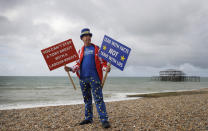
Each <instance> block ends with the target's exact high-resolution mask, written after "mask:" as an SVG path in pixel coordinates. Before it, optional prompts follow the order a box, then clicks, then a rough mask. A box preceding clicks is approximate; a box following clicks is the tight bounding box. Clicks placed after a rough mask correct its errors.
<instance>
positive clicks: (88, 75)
mask: <svg viewBox="0 0 208 131" xmlns="http://www.w3.org/2000/svg"><path fill="white" fill-rule="evenodd" d="M91 37H92V33H90V30H89V29H88V28H84V29H82V30H81V35H80V38H81V40H82V41H83V42H84V46H83V47H82V48H81V50H79V52H78V53H79V60H77V63H76V65H74V66H73V67H67V66H65V68H64V69H65V71H67V72H68V71H72V72H74V73H75V72H76V74H77V75H78V77H79V78H80V86H81V90H82V95H83V98H84V103H85V120H83V121H82V122H81V123H80V125H84V124H89V123H92V122H93V111H92V109H93V106H92V94H93V97H94V101H95V104H96V108H97V112H98V114H99V117H100V121H101V122H102V126H103V128H109V127H110V124H109V122H108V115H107V112H106V106H105V103H104V101H103V93H102V87H101V82H102V79H103V71H102V69H103V70H106V71H107V72H110V67H108V66H107V62H106V61H104V60H103V59H102V58H100V57H99V55H98V52H99V47H98V46H97V45H94V44H93V43H91ZM91 92H92V94H91Z"/></svg>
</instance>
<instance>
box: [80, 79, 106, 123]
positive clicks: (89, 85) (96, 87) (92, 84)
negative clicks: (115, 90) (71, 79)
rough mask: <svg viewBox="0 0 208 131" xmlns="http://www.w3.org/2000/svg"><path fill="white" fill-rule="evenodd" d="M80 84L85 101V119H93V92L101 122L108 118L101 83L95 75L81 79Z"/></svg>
mask: <svg viewBox="0 0 208 131" xmlns="http://www.w3.org/2000/svg"><path fill="white" fill-rule="evenodd" d="M80 86H81V90H82V95H83V98H84V103H85V120H92V119H93V106H92V94H93V97H94V102H95V105H96V108H97V112H98V114H99V117H100V120H101V122H104V121H107V120H108V115H107V112H106V107H105V103H104V101H103V93H102V88H101V83H100V81H99V80H96V79H94V78H93V77H89V78H82V79H80ZM91 92H92V93H91Z"/></svg>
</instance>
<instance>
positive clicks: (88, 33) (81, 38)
mask: <svg viewBox="0 0 208 131" xmlns="http://www.w3.org/2000/svg"><path fill="white" fill-rule="evenodd" d="M85 35H90V37H92V33H87V34H82V35H80V39H82V37H83V36H85Z"/></svg>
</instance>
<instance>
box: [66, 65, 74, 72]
mask: <svg viewBox="0 0 208 131" xmlns="http://www.w3.org/2000/svg"><path fill="white" fill-rule="evenodd" d="M64 70H65V71H66V72H69V71H72V68H71V67H68V66H65V67H64Z"/></svg>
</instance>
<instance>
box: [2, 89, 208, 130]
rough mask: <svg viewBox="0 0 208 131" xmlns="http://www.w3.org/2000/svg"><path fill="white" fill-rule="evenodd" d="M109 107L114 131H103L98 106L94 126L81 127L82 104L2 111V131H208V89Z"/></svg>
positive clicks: (150, 97) (117, 103) (146, 98)
mask: <svg viewBox="0 0 208 131" xmlns="http://www.w3.org/2000/svg"><path fill="white" fill-rule="evenodd" d="M154 96H156V97H154ZM136 97H138V96H136ZM140 97H141V96H140ZM106 107H107V111H108V115H109V121H110V123H111V128H110V129H102V126H101V123H100V122H99V118H98V114H97V111H96V108H95V106H94V110H93V112H94V122H93V124H88V125H81V126H80V125H79V124H78V123H79V122H80V121H82V120H83V119H84V105H83V104H79V105H67V106H51V107H38V108H28V109H13V110H0V130H1V131H4V130H5V131H8V130H21V131H24V130H27V131H28V130H29V131H33V130H34V131H36V130H46V131H47V130H48V131H51V130H77V131H80V130H93V131H94V130H95V131H97V130H109V131H112V130H128V131H134V130H170V131H172V130H173V131H174V130H184V131H185V130H186V131H187V130H208V88H207V89H201V90H195V91H191V92H187V91H184V92H180V93H170V92H169V93H156V94H155V93H154V94H149V96H148V95H146V96H143V98H141V99H136V100H126V101H118V102H106Z"/></svg>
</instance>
